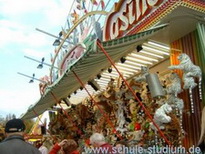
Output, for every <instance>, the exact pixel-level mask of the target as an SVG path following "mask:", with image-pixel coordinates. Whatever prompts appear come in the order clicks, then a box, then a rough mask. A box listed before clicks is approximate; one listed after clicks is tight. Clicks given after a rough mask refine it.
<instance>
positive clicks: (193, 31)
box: [22, 0, 205, 148]
mask: <svg viewBox="0 0 205 154" xmlns="http://www.w3.org/2000/svg"><path fill="white" fill-rule="evenodd" d="M204 8H205V1H203V0H120V1H103V0H96V1H95V0H92V1H83V0H76V1H74V2H73V4H72V9H71V11H70V13H69V16H68V18H67V19H66V20H67V22H66V26H65V27H64V28H62V31H60V32H59V38H58V39H56V40H55V42H54V44H53V45H55V46H56V48H55V52H54V53H55V54H54V56H53V57H52V67H51V71H50V74H49V75H48V76H46V77H44V78H42V79H41V80H43V81H42V82H41V83H40V85H39V86H40V92H41V98H40V99H39V100H38V101H37V102H36V103H35V104H34V105H33V106H31V107H30V108H29V109H28V110H27V112H26V113H25V114H24V115H23V117H22V118H23V119H29V118H34V117H37V116H39V115H41V114H43V113H44V112H45V111H47V110H48V111H49V115H50V124H49V128H48V132H49V133H50V134H52V135H55V134H56V135H59V136H60V137H61V138H67V137H69V138H75V139H78V142H79V144H80V145H83V144H84V143H86V140H87V139H88V138H89V137H90V135H91V134H92V133H93V132H96V131H97V132H102V133H104V135H105V136H106V138H107V140H108V141H109V142H110V143H113V144H114V143H115V142H116V140H121V139H123V140H126V141H127V142H128V143H129V144H130V145H140V146H143V147H149V146H153V145H157V146H166V145H174V146H177V147H178V146H180V145H182V146H184V147H186V148H189V147H191V146H192V145H196V144H197V142H198V139H199V136H200V120H201V110H202V106H203V103H204V101H205V98H204V95H203V93H204V88H205V87H204V73H205V62H204V58H205V25H204V24H205V18H204V13H205V9H204Z"/></svg>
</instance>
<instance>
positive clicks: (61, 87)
mask: <svg viewBox="0 0 205 154" xmlns="http://www.w3.org/2000/svg"><path fill="white" fill-rule="evenodd" d="M166 26H167V25H161V26H157V27H155V28H152V29H149V30H147V31H144V32H140V33H137V34H134V35H130V36H125V37H122V38H119V39H114V40H110V41H106V42H102V46H103V47H104V49H105V50H106V51H107V53H108V54H109V56H110V57H111V58H112V60H113V61H115V62H117V61H119V59H120V58H121V57H123V56H126V55H127V54H129V53H131V52H132V51H133V50H134V49H135V48H136V46H137V45H140V44H142V43H143V42H145V41H146V40H147V39H149V38H150V37H151V36H153V35H155V34H156V33H157V32H159V31H160V30H162V29H163V28H165V27H166ZM85 45H86V52H85V53H84V55H83V56H82V57H81V58H80V59H79V60H78V61H76V62H75V63H74V64H72V66H68V68H67V70H66V72H65V73H64V74H63V75H62V76H61V77H60V78H59V79H58V81H57V82H55V84H53V85H52V86H49V87H48V89H47V90H46V93H45V95H43V96H42V97H41V98H40V99H39V101H37V102H36V103H35V105H32V106H31V107H29V109H28V110H27V112H26V113H25V114H24V115H23V116H22V119H31V118H35V117H36V116H37V115H40V114H42V113H43V112H45V111H46V110H47V109H50V108H51V107H52V106H53V105H54V104H56V103H57V102H58V101H60V100H61V99H62V98H66V97H67V96H68V95H70V94H72V93H73V92H74V91H76V90H78V89H79V88H80V87H81V85H80V83H79V82H78V81H77V79H76V77H75V75H74V74H73V71H74V72H75V73H76V74H77V75H78V76H79V78H80V79H81V80H82V82H83V83H84V84H86V83H87V81H89V80H92V79H94V78H95V77H96V75H97V74H98V73H99V72H100V71H101V70H103V69H107V68H108V67H110V63H109V62H108V60H107V58H106V56H105V55H104V53H103V52H102V51H101V50H100V49H99V48H98V47H97V42H96V40H93V41H92V42H88V43H86V44H85Z"/></svg>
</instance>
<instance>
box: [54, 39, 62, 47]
mask: <svg viewBox="0 0 205 154" xmlns="http://www.w3.org/2000/svg"><path fill="white" fill-rule="evenodd" d="M60 43H61V42H60V40H59V39H56V40H55V41H54V42H53V46H59V45H60Z"/></svg>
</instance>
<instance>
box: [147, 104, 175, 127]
mask: <svg viewBox="0 0 205 154" xmlns="http://www.w3.org/2000/svg"><path fill="white" fill-rule="evenodd" d="M170 112H172V107H171V106H170V105H169V104H167V103H165V104H163V105H162V106H161V107H160V108H158V109H157V110H156V112H155V114H154V119H153V120H154V122H155V123H156V124H157V125H158V126H159V128H160V129H162V130H163V129H165V127H164V125H163V124H164V123H169V122H171V117H170V116H168V115H167V114H168V113H170ZM151 128H152V129H154V130H156V128H155V126H154V125H153V124H151Z"/></svg>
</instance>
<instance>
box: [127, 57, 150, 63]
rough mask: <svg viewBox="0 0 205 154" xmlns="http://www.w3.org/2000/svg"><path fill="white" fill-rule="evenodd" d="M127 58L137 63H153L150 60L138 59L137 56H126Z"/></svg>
mask: <svg viewBox="0 0 205 154" xmlns="http://www.w3.org/2000/svg"><path fill="white" fill-rule="evenodd" d="M127 60H130V61H134V62H138V63H143V64H150V65H152V64H153V63H151V62H148V61H145V60H141V59H138V58H134V57H127Z"/></svg>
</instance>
